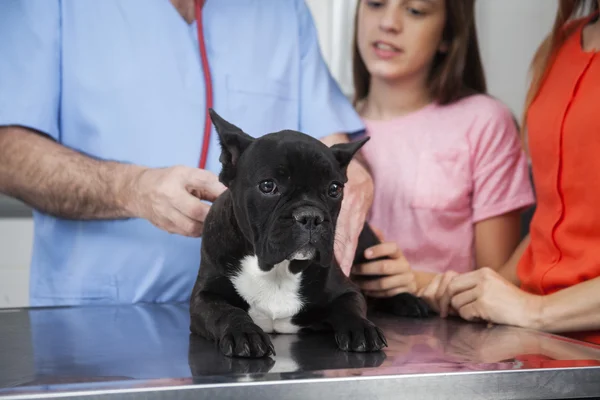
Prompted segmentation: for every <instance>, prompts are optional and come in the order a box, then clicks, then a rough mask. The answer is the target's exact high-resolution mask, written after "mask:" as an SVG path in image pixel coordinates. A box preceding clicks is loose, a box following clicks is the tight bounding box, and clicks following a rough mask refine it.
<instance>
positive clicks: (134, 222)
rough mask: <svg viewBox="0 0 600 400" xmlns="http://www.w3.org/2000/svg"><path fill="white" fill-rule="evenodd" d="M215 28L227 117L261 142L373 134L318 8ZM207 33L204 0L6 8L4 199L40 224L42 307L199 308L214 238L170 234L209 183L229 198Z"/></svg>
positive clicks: (36, 282)
mask: <svg viewBox="0 0 600 400" xmlns="http://www.w3.org/2000/svg"><path fill="white" fill-rule="evenodd" d="M202 15H203V17H202V21H203V24H204V27H203V30H202V32H203V34H204V40H203V42H205V43H206V54H207V59H208V63H209V65H210V74H211V80H210V82H212V92H213V93H214V99H213V100H214V104H213V108H214V109H215V110H217V111H218V112H219V113H220V114H221V115H222V116H223V117H224V118H226V119H228V120H230V121H232V122H234V123H235V124H236V125H238V126H240V127H242V128H243V129H244V130H245V131H246V132H248V133H249V134H251V135H254V136H258V135H262V134H264V133H267V132H271V131H277V130H281V129H296V130H300V131H303V132H306V133H308V134H310V135H313V136H315V137H317V138H323V137H326V136H328V135H332V134H336V133H340V132H355V131H359V130H362V128H363V127H362V124H361V122H360V120H359V118H358V117H357V115H356V114H355V112H354V110H353V108H352V106H351V104H350V103H349V102H348V101H347V100H346V98H345V97H344V96H343V94H342V93H341V91H340V90H339V88H338V86H337V85H336V83H335V81H334V80H333V79H332V77H331V76H330V74H329V72H328V69H327V67H326V65H325V63H324V61H323V59H322V57H321V55H320V52H319V47H318V42H317V34H316V30H315V27H314V24H313V21H312V19H311V15H310V13H309V10H308V9H307V6H306V5H305V4H304V2H303V0H262V1H255V0H227V1H223V0H215V1H213V0H208V1H207V2H206V4H204V6H203V9H202ZM190 17H191V18H190ZM193 20H194V3H193V0H181V1H177V0H172V1H169V0H102V1H85V0H62V1H58V0H2V1H1V2H0V38H2V39H1V40H0V158H1V159H3V163H5V165H4V167H0V174H2V176H0V182H4V183H3V184H0V185H3V186H0V191H4V192H5V193H8V194H11V195H13V196H15V197H20V198H22V199H24V200H25V201H26V202H29V204H32V205H33V206H34V207H35V208H36V209H37V210H39V211H35V213H34V219H35V241H34V247H33V257H32V262H31V285H30V301H31V305H32V306H50V305H66V304H73V305H76V304H110V303H136V302H171V301H176V302H177V301H187V299H188V298H189V295H190V292H191V289H192V285H193V283H194V280H195V277H196V274H197V270H198V267H199V263H200V240H201V239H200V238H198V237H193V236H198V235H192V234H189V235H187V236H186V235H184V234H179V233H178V234H173V233H170V232H168V231H169V230H170V231H171V232H176V231H177V229H176V223H174V224H171V225H169V222H168V221H167V222H165V218H166V217H165V215H166V214H162V213H163V211H164V210H165V208H161V207H163V206H165V204H167V205H168V204H169V203H168V200H169V199H168V197H169V195H171V194H173V196H176V190H175V189H179V190H180V191H183V189H184V188H185V189H189V187H188V186H187V181H185V179H189V178H190V176H192V175H194V174H196V175H194V176H196V177H200V178H199V179H196V181H195V182H194V183H195V184H197V186H194V188H195V189H196V191H195V194H196V195H199V196H200V195H202V193H203V191H204V192H206V193H209V192H210V193H211V194H210V196H209V195H206V193H205V196H203V198H209V197H211V196H215V195H216V194H217V193H218V192H219V190H222V188H219V184H218V182H216V178H215V175H214V174H217V173H218V172H219V171H220V163H219V152H220V149H219V145H218V140H217V136H216V133H215V132H214V130H213V134H212V135H211V137H210V142H209V146H208V154H207V159H206V168H205V169H206V170H207V171H210V172H211V173H213V174H206V173H204V175H197V173H198V172H202V171H200V170H198V169H197V166H198V165H199V160H200V155H201V149H202V145H203V132H204V127H205V110H206V106H207V104H206V100H205V99H206V89H207V85H206V80H205V78H204V74H203V68H202V62H201V57H200V53H201V52H200V50H199V41H198V32H197V24H196V22H195V21H193ZM40 134H41V135H40ZM43 135H46V136H48V137H50V138H51V139H53V141H51V140H48V139H47V138H44V137H43ZM336 137H339V135H338V136H336ZM54 141H55V142H58V143H59V144H60V146H57V145H56V144H55V142H54ZM69 149H70V150H75V151H70V150H69ZM175 165H180V166H183V167H182V168H179V169H168V168H167V167H172V166H175ZM145 168H149V169H145ZM160 168H162V169H160ZM9 178H10V179H9ZM129 178H131V179H129ZM128 179H129V180H128ZM351 179H352V177H351ZM182 182H183V183H182ZM184 183H185V184H184ZM177 185H179V186H177ZM202 185H205V186H202ZM170 190H173V193H171V192H170ZM185 194H186V195H188V194H189V193H187V192H186V193H185ZM136 196H137V197H136ZM144 196H146V197H144ZM151 196H154V197H151ZM160 196H162V197H160ZM132 198H135V199H137V200H139V201H137V202H135V201H130V200H131V199H132ZM149 198H150V200H148V199H149ZM123 199H127V202H126V203H127V204H126V205H123V204H121V203H122V202H120V201H121V200H123ZM186 199H187V200H188V201H189V200H190V199H191V197H189V198H186ZM142 200H144V201H142ZM196 200H197V199H195V198H194V201H196ZM153 201H155V202H153ZM123 202H124V200H123ZM69 206H72V207H73V209H69ZM119 207H120V208H119ZM142 209H143V211H144V212H142V211H140V210H142ZM170 211H171V212H174V211H173V210H170ZM165 212H166V211H165ZM199 218H200V217H199ZM169 226H171V229H167V228H169ZM357 226H359V227H360V226H361V225H360V224H357ZM180 228H181V227H180ZM188 233H190V232H188Z"/></svg>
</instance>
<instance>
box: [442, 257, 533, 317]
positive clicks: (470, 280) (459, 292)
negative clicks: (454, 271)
mask: <svg viewBox="0 0 600 400" xmlns="http://www.w3.org/2000/svg"><path fill="white" fill-rule="evenodd" d="M448 291H449V295H450V296H451V298H452V300H451V305H452V307H453V308H454V309H455V310H456V311H457V312H458V314H459V315H460V316H461V317H462V318H464V319H466V320H467V321H474V320H484V321H488V322H493V323H496V324H504V325H514V326H520V327H529V326H532V319H533V318H535V316H538V315H539V314H540V309H541V306H542V298H541V296H536V295H533V294H529V293H526V292H524V291H522V290H521V289H519V288H518V287H516V286H515V285H513V284H512V283H510V282H509V281H508V280H506V279H505V278H503V277H502V276H500V275H499V274H498V273H497V272H496V271H494V270H492V269H490V268H481V269H478V270H476V271H472V272H468V273H465V274H462V275H459V276H456V277H455V278H454V279H452V281H451V282H450V285H449V288H448Z"/></svg>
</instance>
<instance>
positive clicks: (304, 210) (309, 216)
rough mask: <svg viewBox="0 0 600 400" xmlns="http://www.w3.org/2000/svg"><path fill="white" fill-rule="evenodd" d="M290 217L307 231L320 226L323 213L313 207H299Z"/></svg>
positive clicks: (323, 217)
mask: <svg viewBox="0 0 600 400" xmlns="http://www.w3.org/2000/svg"><path fill="white" fill-rule="evenodd" d="M292 216H293V217H294V219H295V220H296V222H297V223H298V224H300V225H301V226H302V227H303V228H305V229H308V230H311V229H314V228H316V227H317V226H319V225H321V224H322V223H323V220H324V219H325V216H324V215H323V212H322V211H321V210H319V209H318V208H314V207H300V208H298V209H297V210H296V211H294V212H293V213H292Z"/></svg>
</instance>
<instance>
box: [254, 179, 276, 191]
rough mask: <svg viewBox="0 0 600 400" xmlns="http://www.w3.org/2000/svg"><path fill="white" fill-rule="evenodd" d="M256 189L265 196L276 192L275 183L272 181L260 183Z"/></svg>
mask: <svg viewBox="0 0 600 400" xmlns="http://www.w3.org/2000/svg"><path fill="white" fill-rule="evenodd" d="M258 188H259V189H260V191H261V192H263V193H265V194H269V193H275V192H276V190H277V185H275V182H273V181H272V180H266V181H262V182H261V183H259V184H258Z"/></svg>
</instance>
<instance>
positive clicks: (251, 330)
mask: <svg viewBox="0 0 600 400" xmlns="http://www.w3.org/2000/svg"><path fill="white" fill-rule="evenodd" d="M219 347H220V349H221V351H222V352H223V354H225V355H226V356H229V357H250V358H260V357H265V356H269V355H275V347H273V343H272V342H271V339H270V338H269V336H268V335H267V334H266V333H265V332H264V331H263V330H262V329H261V328H260V327H259V326H258V325H256V324H246V325H243V326H237V327H231V328H229V329H227V330H226V331H225V332H224V333H223V336H221V339H220V340H219Z"/></svg>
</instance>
